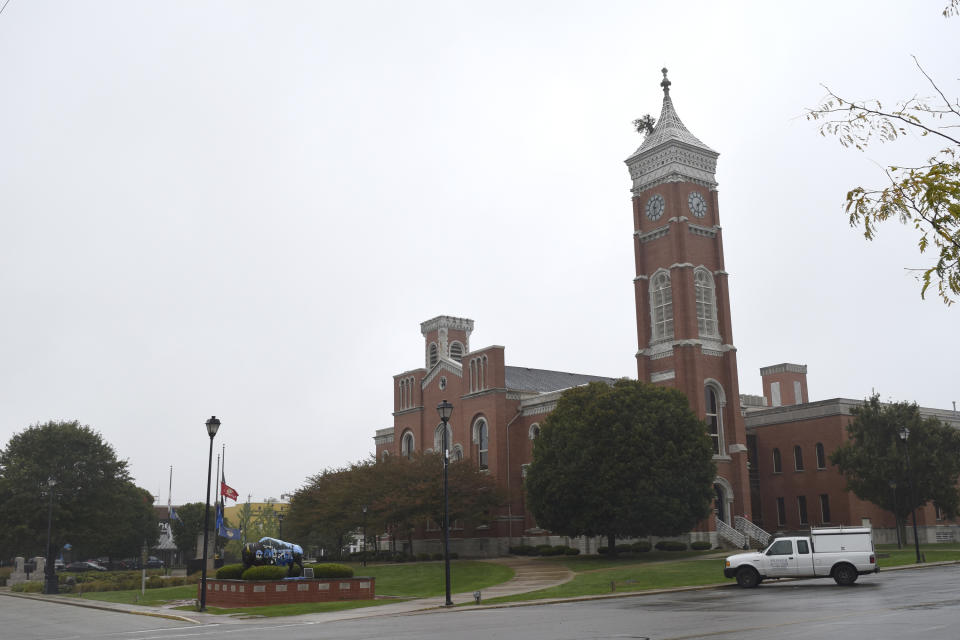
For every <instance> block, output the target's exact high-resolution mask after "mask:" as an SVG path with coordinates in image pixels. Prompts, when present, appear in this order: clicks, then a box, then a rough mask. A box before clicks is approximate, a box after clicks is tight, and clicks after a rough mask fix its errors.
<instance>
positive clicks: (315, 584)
mask: <svg viewBox="0 0 960 640" xmlns="http://www.w3.org/2000/svg"><path fill="white" fill-rule="evenodd" d="M293 585H296V588H293ZM246 586H252V587H253V588H252V589H251V590H249V591H247V590H245V587H246ZM375 587H376V579H375V578H371V577H359V578H347V579H344V578H338V579H336V580H323V579H320V580H311V579H303V580H269V581H267V580H263V581H241V580H218V579H216V578H210V579H207V604H208V605H211V606H214V607H224V608H233V607H256V606H264V605H273V604H291V603H300V602H332V601H336V600H372V599H373V598H374V597H375V594H376V588H375ZM199 594H200V585H199V584H198V585H197V596H198V597H199Z"/></svg>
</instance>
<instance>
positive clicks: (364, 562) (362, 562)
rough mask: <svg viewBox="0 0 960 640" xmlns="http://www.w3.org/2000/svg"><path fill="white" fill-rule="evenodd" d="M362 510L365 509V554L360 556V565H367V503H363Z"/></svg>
mask: <svg viewBox="0 0 960 640" xmlns="http://www.w3.org/2000/svg"><path fill="white" fill-rule="evenodd" d="M360 511H363V555H361V556H360V565H361V566H363V567H365V566H367V505H362V506H361V507H360Z"/></svg>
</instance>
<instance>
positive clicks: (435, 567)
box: [72, 560, 514, 617]
mask: <svg viewBox="0 0 960 640" xmlns="http://www.w3.org/2000/svg"><path fill="white" fill-rule="evenodd" d="M351 566H352V567H353V570H354V573H355V574H356V575H357V576H372V577H375V578H376V579H377V583H376V592H377V595H378V596H388V597H390V598H388V599H381V600H350V601H344V602H313V603H303V604H288V605H274V606H269V607H243V608H236V609H218V608H216V607H207V612H208V613H214V614H245V615H250V616H266V617H273V616H295V615H302V614H305V613H320V612H325V611H342V610H344V609H355V608H358V607H370V606H376V605H380V604H388V603H389V602H392V601H394V600H392V599H391V598H404V599H414V598H429V597H433V596H438V595H441V594H443V593H444V582H443V563H442V562H416V563H410V564H382V565H378V564H370V565H367V566H366V567H361V566H360V565H359V564H352V565H351ZM513 574H514V572H513V569H511V568H509V567H506V566H503V565H500V564H495V563H491V562H480V561H476V560H454V561H453V562H451V563H450V584H451V587H452V589H453V590H454V591H455V592H463V591H476V590H478V589H486V588H487V587H490V586H492V585H495V584H500V583H501V582H506V581H507V580H509V579H511V578H512V577H513ZM72 595H75V596H77V597H80V596H79V594H72ZM82 597H83V598H85V599H88V600H99V601H101V602H116V603H121V604H140V605H146V606H153V607H160V606H164V605H168V604H171V603H174V602H176V601H178V600H194V599H196V597H197V585H184V586H180V587H160V588H156V589H147V590H146V594H145V595H142V596H141V594H140V590H139V589H136V590H127V591H96V592H89V593H84V594H83V595H82ZM178 609H181V610H184V611H191V610H193V609H194V607H193V606H191V605H185V606H181V607H178Z"/></svg>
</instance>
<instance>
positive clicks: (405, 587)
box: [351, 560, 513, 598]
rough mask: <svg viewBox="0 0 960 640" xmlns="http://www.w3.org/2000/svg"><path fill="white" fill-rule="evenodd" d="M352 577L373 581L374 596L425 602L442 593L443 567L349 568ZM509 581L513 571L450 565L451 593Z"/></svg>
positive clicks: (457, 563)
mask: <svg viewBox="0 0 960 640" xmlns="http://www.w3.org/2000/svg"><path fill="white" fill-rule="evenodd" d="M351 566H352V567H353V571H354V574H355V575H358V576H373V577H375V578H376V579H377V586H376V589H377V595H378V596H398V597H404V598H427V597H431V596H438V595H441V594H442V593H444V582H443V563H442V562H416V563H409V564H368V565H367V566H366V567H361V566H360V565H358V564H352V565H351ZM512 577H513V569H511V568H509V567H505V566H503V565H500V564H495V563H492V562H479V561H476V560H454V561H452V562H451V563H450V586H451V590H452V591H453V592H454V593H462V592H465V591H476V590H478V589H486V588H487V587H489V586H492V585H495V584H500V583H501V582H506V581H507V580H509V579H511V578H512Z"/></svg>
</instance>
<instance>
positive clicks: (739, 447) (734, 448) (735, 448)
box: [727, 443, 747, 453]
mask: <svg viewBox="0 0 960 640" xmlns="http://www.w3.org/2000/svg"><path fill="white" fill-rule="evenodd" d="M727 451H728V452H729V453H746V452H747V445H745V444H739V443H737V444H732V445H730V446H729V447H727Z"/></svg>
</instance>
